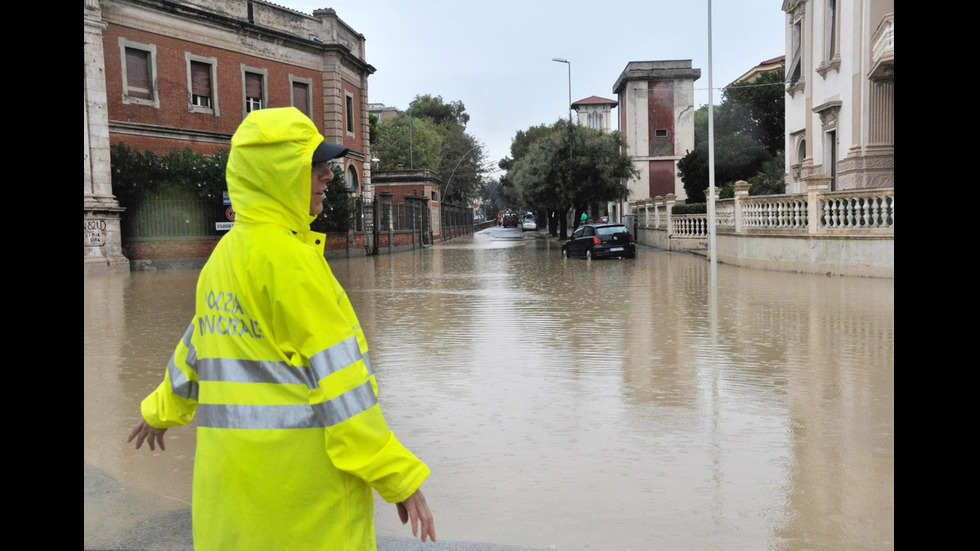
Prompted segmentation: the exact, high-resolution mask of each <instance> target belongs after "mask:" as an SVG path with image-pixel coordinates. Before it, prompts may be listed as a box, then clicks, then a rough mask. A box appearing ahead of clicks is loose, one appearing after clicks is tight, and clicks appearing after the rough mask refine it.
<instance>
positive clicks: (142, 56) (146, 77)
mask: <svg viewBox="0 0 980 551" xmlns="http://www.w3.org/2000/svg"><path fill="white" fill-rule="evenodd" d="M150 82H151V81H150V52H147V51H145V50H137V49H136V48H126V94H127V95H129V96H131V97H134V98H140V99H145V100H149V99H153V95H152V94H151V91H150Z"/></svg>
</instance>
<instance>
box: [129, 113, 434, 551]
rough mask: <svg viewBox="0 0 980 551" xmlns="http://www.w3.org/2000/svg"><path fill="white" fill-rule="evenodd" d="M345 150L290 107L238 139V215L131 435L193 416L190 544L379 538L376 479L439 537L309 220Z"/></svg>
mask: <svg viewBox="0 0 980 551" xmlns="http://www.w3.org/2000/svg"><path fill="white" fill-rule="evenodd" d="M346 154H347V148H346V147H342V146H339V145H333V144H328V143H326V142H325V141H324V140H323V136H322V135H320V133H319V132H318V131H317V129H316V126H315V125H314V124H313V121H311V120H310V119H309V118H308V117H307V116H306V115H304V114H303V113H301V112H300V111H299V110H297V109H296V108H294V107H286V108H272V109H260V110H257V111H253V112H251V113H249V115H248V116H247V117H246V118H245V120H244V121H242V123H241V125H240V126H239V127H238V129H237V130H236V131H235V134H234V135H233V136H232V138H231V153H230V154H229V156H228V165H227V169H226V178H227V181H228V194H229V196H230V198H231V203H232V205H233V206H234V208H235V224H234V226H233V227H232V229H231V230H230V231H229V232H228V233H227V234H226V235H225V236H224V237H222V238H221V241H219V242H218V245H217V246H216V247H215V249H214V252H213V253H212V254H211V257H210V258H209V259H208V262H207V264H205V266H204V268H203V269H202V270H201V273H200V276H199V279H198V283H197V292H196V298H195V315H194V318H193V319H192V320H191V323H190V326H189V327H188V328H187V330H186V331H185V332H184V335H183V337H181V338H180V340H179V341H178V343H177V347H176V350H175V351H174V354H173V356H172V357H171V359H170V362H169V365H168V366H167V369H166V370H165V371H164V375H163V382H162V383H161V384H160V385H159V386H158V387H157V389H156V390H155V391H153V392H152V393H151V394H150V395H149V396H147V398H146V399H144V400H143V402H142V404H141V406H140V410H141V413H142V418H143V419H142V420H141V421H140V422H139V423H137V424H136V426H135V427H134V428H133V430H132V432H130V434H129V437H128V438H127V442H131V441H132V440H133V439H134V438H135V439H136V449H140V447H141V446H142V445H143V442H144V441H146V442H148V443H149V446H150V449H151V450H154V449H156V445H159V446H160V449H161V450H163V449H165V448H164V441H163V435H164V433H165V432H166V430H167V429H168V428H169V427H172V426H175V425H186V424H188V423H190V422H191V420H192V419H194V418H196V420H197V450H196V455H195V460H194V486H193V503H192V517H193V535H194V549H195V551H251V550H254V551H270V550H288V551H301V550H312V549H317V550H341V549H344V550H357V551H361V550H374V549H376V546H377V542H376V538H375V533H374V517H373V508H374V493H373V490H372V488H373V489H374V490H377V492H378V493H379V494H380V495H381V497H382V498H384V499H385V500H386V501H388V502H389V503H395V504H397V506H396V508H397V511H398V516H399V518H400V519H401V521H402V524H405V523H407V522H409V521H411V526H412V534H413V536H418V535H419V533H420V532H421V539H422V541H423V542H424V541H426V540H427V539H431V540H432V541H436V531H435V525H434V523H433V518H432V513H431V512H430V510H429V506H428V505H427V504H426V501H425V497H424V496H423V495H422V491H421V490H420V489H419V486H421V484H422V482H423V481H425V479H426V478H427V477H428V475H429V468H428V467H427V466H426V465H425V463H423V462H422V461H420V460H419V459H418V458H416V457H415V455H413V454H412V452H410V451H409V450H408V449H406V448H405V447H404V446H403V445H402V444H401V443H400V442H399V441H398V439H397V438H395V435H394V434H393V433H392V432H391V430H390V429H389V428H388V425H387V423H386V422H385V419H384V417H383V416H382V413H381V407H380V405H379V404H378V401H377V394H378V385H377V381H376V379H375V375H374V373H373V370H372V367H371V361H370V359H369V358H368V345H367V341H366V340H365V337H364V333H363V332H362V330H361V325H360V323H359V322H358V320H357V316H356V315H355V313H354V309H353V307H352V306H351V303H350V301H349V300H348V297H347V294H346V293H345V292H344V289H343V288H341V286H340V284H339V283H338V282H337V280H336V279H335V278H334V275H333V273H332V272H331V271H330V267H329V266H328V265H327V262H326V261H325V260H324V257H323V245H324V242H325V241H324V235H323V234H321V233H317V232H313V231H311V230H310V222H312V221H313V220H314V218H315V217H316V215H317V214H319V213H320V212H321V211H322V210H323V200H324V198H325V191H326V189H327V182H329V181H330V180H332V179H333V177H334V175H333V172H332V170H331V168H330V165H329V163H328V161H330V160H331V159H335V158H337V157H342V156H344V155H346Z"/></svg>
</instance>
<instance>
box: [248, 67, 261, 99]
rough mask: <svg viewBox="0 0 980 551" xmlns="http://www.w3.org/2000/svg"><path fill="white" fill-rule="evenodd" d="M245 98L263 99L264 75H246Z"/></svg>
mask: <svg viewBox="0 0 980 551" xmlns="http://www.w3.org/2000/svg"><path fill="white" fill-rule="evenodd" d="M245 97H247V98H255V99H262V75H257V74H255V73H245Z"/></svg>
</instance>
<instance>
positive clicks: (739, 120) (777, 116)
mask: <svg viewBox="0 0 980 551" xmlns="http://www.w3.org/2000/svg"><path fill="white" fill-rule="evenodd" d="M784 113H785V87H784V84H783V70H782V69H780V70H778V71H773V72H770V73H765V74H763V75H761V76H760V77H759V78H758V79H756V80H755V81H753V82H751V83H749V84H744V85H736V86H730V87H728V88H726V89H725V92H724V93H723V94H722V102H721V104H720V105H717V106H712V111H711V120H712V126H713V131H714V138H715V145H714V150H715V185H716V186H718V187H720V188H722V190H723V192H724V193H725V194H726V195H727V194H728V193H730V190H728V189H726V186H730V184H732V183H733V182H736V181H738V180H746V181H748V180H750V179H752V178H755V177H756V175H757V174H759V173H760V171H763V170H764V169H763V167H764V166H765V167H767V168H766V169H765V172H766V174H767V178H768V180H767V182H768V183H767V184H766V185H764V186H762V185H760V186H756V187H755V189H756V190H757V191H759V190H763V189H766V190H774V189H779V183H780V182H782V180H783V177H782V176H780V177H779V178H778V182H777V181H776V179H775V172H774V171H776V170H777V168H776V165H775V164H774V163H775V159H777V158H779V159H781V158H783V157H782V149H783V143H784V139H785V137H784V135H783V131H784V119H785V114H784ZM694 144H695V146H694V150H693V151H688V152H687V154H686V155H685V156H684V157H683V158H681V159H680V160H679V161H678V162H677V170H678V175H679V176H680V178H681V180H682V181H683V182H684V190H685V192H686V193H687V202H689V203H697V202H704V201H705V200H706V198H705V196H704V191H705V190H706V189H707V188H708V106H707V105H703V106H701V107H700V108H699V109H698V110H697V111H695V113H694ZM778 170H779V172H780V174H781V173H782V170H783V169H782V168H779V169H778ZM782 189H785V184H783V186H782ZM750 193H751V191H750Z"/></svg>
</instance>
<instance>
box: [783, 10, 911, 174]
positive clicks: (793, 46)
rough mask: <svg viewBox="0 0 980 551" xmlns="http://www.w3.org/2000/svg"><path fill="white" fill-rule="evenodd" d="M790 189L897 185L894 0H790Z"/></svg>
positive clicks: (787, 155)
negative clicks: (822, 181) (810, 182)
mask: <svg viewBox="0 0 980 551" xmlns="http://www.w3.org/2000/svg"><path fill="white" fill-rule="evenodd" d="M782 10H783V11H784V12H786V81H787V82H786V146H785V149H786V192H787V193H802V192H805V191H806V184H805V181H804V180H805V178H807V177H808V176H811V175H817V176H819V175H825V176H827V177H829V178H830V190H831V191H835V190H840V191H843V190H850V189H864V188H890V187H894V186H895V38H894V37H895V2H894V0H861V1H857V2H843V1H842V0H783V4H782Z"/></svg>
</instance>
